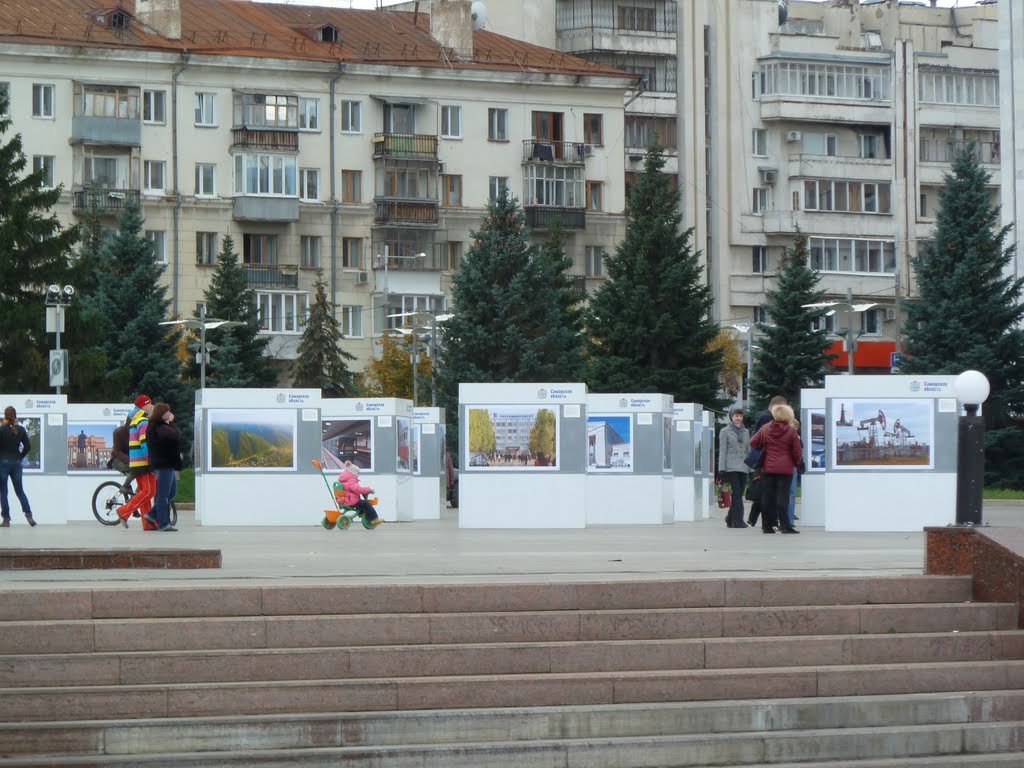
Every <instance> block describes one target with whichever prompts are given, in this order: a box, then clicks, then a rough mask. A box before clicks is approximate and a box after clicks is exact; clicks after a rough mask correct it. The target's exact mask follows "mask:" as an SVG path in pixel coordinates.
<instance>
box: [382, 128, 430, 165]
mask: <svg viewBox="0 0 1024 768" xmlns="http://www.w3.org/2000/svg"><path fill="white" fill-rule="evenodd" d="M371 141H372V142H373V157H374V159H377V158H384V157H397V158H403V159H406V160H434V161H436V160H437V136H431V135H429V134H423V133H377V134H374V136H373V139H371Z"/></svg>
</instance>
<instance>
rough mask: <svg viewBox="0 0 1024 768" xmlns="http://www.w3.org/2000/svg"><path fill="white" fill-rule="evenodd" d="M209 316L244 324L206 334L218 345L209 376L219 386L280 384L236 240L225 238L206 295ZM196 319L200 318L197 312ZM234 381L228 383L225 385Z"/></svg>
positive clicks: (226, 236) (229, 236)
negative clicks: (239, 257) (236, 248)
mask: <svg viewBox="0 0 1024 768" xmlns="http://www.w3.org/2000/svg"><path fill="white" fill-rule="evenodd" d="M203 298H204V299H205V301H206V316H207V317H215V318H218V319H220V320H230V321H233V322H239V323H244V325H237V326H230V327H227V328H223V329H213V330H209V331H207V332H206V338H207V341H212V342H213V343H215V344H217V345H218V349H217V350H216V351H215V352H214V353H213V354H212V355H211V356H210V364H209V371H208V375H209V376H210V377H211V381H213V380H216V381H217V382H218V383H217V384H214V385H211V386H218V387H271V386H274V385H275V384H276V383H277V366H276V365H275V364H274V360H273V359H272V358H271V357H269V356H268V355H267V353H266V349H267V345H268V344H269V343H270V338H269V337H268V336H262V335H260V327H259V318H258V316H257V311H256V292H255V291H253V289H252V288H251V287H250V286H249V282H248V280H247V279H246V276H245V270H244V269H242V267H241V265H240V264H239V262H238V253H237V252H236V251H235V241H234V239H233V238H232V237H231V235H224V238H223V240H221V247H220V253H219V254H218V255H217V268H216V269H215V270H214V272H213V277H212V278H211V279H210V285H209V287H208V288H207V289H206V292H205V293H204V294H203ZM195 317H199V313H198V312H196V314H195ZM229 381H231V382H234V383H232V384H228V383H226V382H229Z"/></svg>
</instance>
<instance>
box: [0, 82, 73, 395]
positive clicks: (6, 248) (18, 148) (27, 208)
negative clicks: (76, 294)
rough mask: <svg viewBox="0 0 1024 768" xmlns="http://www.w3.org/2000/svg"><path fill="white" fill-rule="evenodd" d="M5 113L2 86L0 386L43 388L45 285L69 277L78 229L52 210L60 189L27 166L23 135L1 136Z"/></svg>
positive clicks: (15, 389) (8, 122)
mask: <svg viewBox="0 0 1024 768" xmlns="http://www.w3.org/2000/svg"><path fill="white" fill-rule="evenodd" d="M8 114H9V110H8V109H7V94H6V92H0V328H2V329H3V333H2V334H0V360H3V365H2V366H0V391H2V392H47V391H49V389H50V385H49V376H48V367H49V360H48V358H49V349H50V345H49V339H48V336H47V334H46V332H45V329H46V311H45V305H44V299H45V295H46V286H47V285H49V284H51V283H58V284H60V285H64V284H66V283H68V282H69V281H70V272H69V257H70V255H71V248H72V246H73V245H74V244H75V241H76V240H77V239H78V231H77V228H75V227H70V228H67V229H63V228H62V227H61V226H60V223H59V222H58V220H57V217H56V216H55V215H54V214H53V213H52V212H51V209H52V208H53V206H55V205H56V204H57V202H58V201H59V200H60V196H61V192H62V189H61V188H57V189H43V188H42V184H43V170H42V169H40V170H38V171H35V172H33V173H26V172H25V171H26V166H27V161H26V157H25V153H24V152H23V151H22V143H21V135H20V134H15V135H14V136H12V137H11V138H10V139H8V140H6V141H4V137H5V136H6V134H7V131H8V130H10V127H11V119H10V117H8ZM62 346H63V345H62Z"/></svg>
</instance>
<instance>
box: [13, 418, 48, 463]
mask: <svg viewBox="0 0 1024 768" xmlns="http://www.w3.org/2000/svg"><path fill="white" fill-rule="evenodd" d="M18 422H19V423H20V424H21V426H23V427H24V428H25V432H26V434H28V442H29V444H30V445H31V446H32V447H31V448H30V449H29V452H28V456H26V457H25V458H23V459H22V460H21V469H22V471H23V472H42V471H43V417H42V416H19V417H18Z"/></svg>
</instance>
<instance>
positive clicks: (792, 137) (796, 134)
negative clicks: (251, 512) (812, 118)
mask: <svg viewBox="0 0 1024 768" xmlns="http://www.w3.org/2000/svg"><path fill="white" fill-rule="evenodd" d="M802 138H803V137H802V136H801V135H800V131H786V141H800V139H802Z"/></svg>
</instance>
